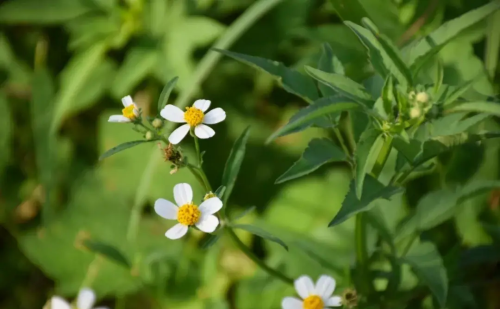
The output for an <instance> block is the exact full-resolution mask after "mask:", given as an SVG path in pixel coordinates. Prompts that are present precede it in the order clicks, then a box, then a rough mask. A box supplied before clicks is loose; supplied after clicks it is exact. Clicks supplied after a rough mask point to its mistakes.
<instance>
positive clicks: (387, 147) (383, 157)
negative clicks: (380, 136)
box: [372, 135, 392, 178]
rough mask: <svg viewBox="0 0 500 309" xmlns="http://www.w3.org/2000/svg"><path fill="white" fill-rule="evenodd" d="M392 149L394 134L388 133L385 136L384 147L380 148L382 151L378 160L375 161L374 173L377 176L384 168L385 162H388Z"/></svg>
mask: <svg viewBox="0 0 500 309" xmlns="http://www.w3.org/2000/svg"><path fill="white" fill-rule="evenodd" d="M391 149H392V136H391V135H387V136H386V137H385V141H384V145H382V149H380V153H379V155H378V157H377V161H376V162H375V166H374V167H373V169H372V173H373V175H375V176H376V177H377V178H378V176H379V175H380V173H381V172H382V170H383V169H384V166H385V162H387V159H388V158H389V154H390V153H391Z"/></svg>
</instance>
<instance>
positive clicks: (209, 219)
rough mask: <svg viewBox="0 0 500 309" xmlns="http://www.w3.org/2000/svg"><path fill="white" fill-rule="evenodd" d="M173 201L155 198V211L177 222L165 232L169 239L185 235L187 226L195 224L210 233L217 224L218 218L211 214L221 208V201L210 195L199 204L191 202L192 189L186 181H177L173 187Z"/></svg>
mask: <svg viewBox="0 0 500 309" xmlns="http://www.w3.org/2000/svg"><path fill="white" fill-rule="evenodd" d="M174 199H175V203H176V204H177V205H179V206H176V205H175V204H174V203H172V202H170V201H167V200H166V199H162V198H160V199H157V200H156V202H155V212H156V213H157V214H158V215H159V216H161V217H163V218H165V219H169V220H177V221H178V222H179V223H178V224H176V225H174V226H173V227H172V228H170V229H169V230H168V231H167V232H166V233H165V236H167V237H168V238H170V239H179V238H181V237H182V236H184V235H186V233H187V231H188V227H189V226H193V225H195V226H196V227H197V228H198V229H200V230H202V231H203V232H205V233H212V232H213V231H215V229H216V228H217V225H219V219H217V217H216V216H214V215H213V214H214V213H216V212H217V211H219V210H220V209H221V208H222V201H221V200H220V199H219V198H218V197H212V198H209V199H207V200H205V201H203V202H202V203H201V204H200V206H197V205H195V204H193V189H191V186H190V185H189V184H187V183H179V184H177V185H175V187H174Z"/></svg>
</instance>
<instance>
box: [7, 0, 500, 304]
mask: <svg viewBox="0 0 500 309" xmlns="http://www.w3.org/2000/svg"><path fill="white" fill-rule="evenodd" d="M267 1H269V2H270V3H271V2H273V4H272V5H271V4H270V5H269V7H270V9H269V10H268V11H267V12H265V13H264V14H262V15H263V16H262V17H259V18H258V19H255V20H253V21H252V22H250V23H249V28H248V29H247V30H245V31H243V32H242V35H241V36H238V37H237V38H236V40H235V42H234V44H232V45H231V46H229V47H228V49H230V50H232V51H237V52H240V53H245V54H249V55H253V56H259V57H264V58H268V59H273V60H278V61H280V62H283V63H284V64H286V65H287V66H290V67H294V68H298V69H302V67H303V65H305V64H315V63H317V61H318V58H319V55H320V52H321V44H322V43H324V42H327V43H329V44H330V45H331V47H332V49H333V51H334V53H335V55H336V56H337V57H338V58H339V59H340V60H341V61H342V62H343V64H344V66H345V68H346V74H347V75H348V76H350V77H351V78H353V79H355V80H357V81H364V80H366V78H368V77H369V76H370V75H371V72H370V69H369V67H368V62H367V57H366V52H365V50H364V48H363V46H362V45H361V44H360V42H359V41H358V40H357V38H356V37H355V36H354V35H353V34H352V33H351V32H350V30H349V29H348V28H347V27H345V26H344V25H343V24H342V22H341V19H340V18H339V17H338V16H337V15H336V13H335V10H334V7H333V5H332V3H330V2H328V1H321V0H282V1H275V0H267ZM358 1H359V3H361V5H362V6H363V7H364V9H365V10H366V12H368V15H369V17H370V18H371V19H372V20H373V21H374V22H375V23H376V24H377V26H378V27H379V28H380V30H381V31H382V32H384V33H386V34H387V35H388V36H389V37H390V38H392V39H393V40H394V42H395V43H396V44H397V45H399V46H403V45H404V44H405V43H407V42H408V41H409V40H411V39H414V38H417V37H420V36H422V35H425V34H427V33H429V32H430V31H432V30H433V29H436V28H437V27H438V26H439V25H441V24H442V23H443V22H444V21H446V20H449V19H452V18H455V17H457V16H459V15H461V14H463V13H465V12H467V11H469V10H471V9H473V8H476V7H479V6H481V5H483V4H485V3H487V2H488V1H487V0H474V1H472V0H440V1H438V0H358ZM261 2H262V0H261ZM255 3H256V1H249V0H198V1H197V0H121V1H120V0H2V1H0V185H1V187H0V308H2V309H3V308H6V309H7V308H9V309H10V308H19V309H35V308H42V307H43V305H44V304H45V302H46V300H47V299H48V298H49V297H50V296H52V295H54V294H57V295H63V296H65V297H68V298H72V297H74V296H75V295H76V293H77V291H78V289H79V288H80V286H81V285H82V284H83V282H90V283H91V285H92V287H93V288H94V289H95V290H96V292H97V294H98V295H99V299H100V304H103V305H108V306H111V307H114V308H120V309H124V308H176V309H182V308H185V309H191V308H192V309H198V308H210V309H219V308H220V309H226V308H227V309H229V308H231V309H232V308H238V309H256V308H260V309H266V308H270V309H277V308H279V306H280V305H279V304H280V302H281V298H282V297H284V296H287V295H292V294H293V293H294V292H293V289H291V288H290V287H288V286H286V285H284V284H283V283H281V282H279V281H277V280H275V279H270V278H269V277H268V275H267V274H266V273H264V272H262V271H261V270H259V269H258V268H257V267H256V265H255V264H253V263H252V261H250V260H248V259H247V258H246V257H245V256H244V255H243V254H242V253H241V252H239V251H238V249H237V248H236V247H234V246H233V244H232V243H231V241H230V239H226V238H222V239H221V240H220V241H219V242H218V243H217V244H216V245H214V246H213V247H211V248H209V249H208V250H204V249H202V248H200V240H201V237H202V235H201V234H199V233H197V232H196V231H193V232H192V233H191V234H190V237H188V238H186V239H184V240H181V241H171V240H168V239H167V238H165V237H164V232H165V231H166V229H167V228H169V227H170V226H171V222H167V221H165V220H162V219H161V218H159V217H158V216H157V215H156V214H155V213H154V211H152V205H153V203H154V201H155V200H156V199H157V198H160V197H163V198H167V199H171V198H172V188H173V186H174V185H175V184H176V183H179V182H189V183H191V184H192V185H193V187H194V190H195V196H196V197H197V198H201V197H202V196H203V194H204V193H205V192H203V191H202V189H201V187H200V186H199V185H198V184H197V182H196V180H195V179H194V178H193V177H192V176H191V175H190V174H189V172H188V171H186V170H181V171H179V172H178V173H176V174H173V175H171V174H170V173H169V172H170V165H169V164H168V163H166V162H164V161H163V159H162V157H161V152H160V150H159V149H158V147H157V145H155V144H154V143H152V144H145V145H140V146H137V147H135V148H132V149H129V150H126V151H124V152H121V153H119V154H116V155H114V156H112V157H110V158H108V159H106V160H103V161H99V156H100V155H101V154H102V153H104V152H105V151H106V150H108V149H109V148H111V147H113V146H116V145H118V144H119V143H123V142H126V141H131V140H135V139H140V138H141V135H140V134H139V133H137V132H135V131H133V130H132V129H131V126H130V125H126V124H110V123H108V122H107V119H108V117H109V115H111V114H119V113H120V109H121V102H120V99H121V98H122V97H123V96H125V95H128V94H130V95H132V96H133V98H134V100H135V101H136V102H137V104H138V105H139V106H140V107H141V108H142V109H143V111H144V113H145V114H146V115H150V116H155V115H156V104H157V100H158V96H159V94H160V92H161V89H162V88H163V86H164V84H165V83H166V82H167V81H168V80H170V79H171V78H173V77H174V76H179V81H178V83H177V86H176V88H175V89H174V92H173V94H172V96H171V99H170V100H171V102H170V103H174V102H176V99H177V100H178V99H180V98H181V97H182V95H187V96H188V97H187V99H188V100H189V101H194V100H195V99H199V98H205V99H209V100H211V101H212V106H218V107H222V108H223V109H224V110H226V113H227V119H226V121H225V122H223V123H221V124H218V125H216V126H215V127H214V129H215V130H216V132H217V133H216V135H215V137H214V138H212V139H210V140H204V141H201V148H202V149H203V150H206V155H205V169H206V172H207V174H208V177H209V179H210V182H211V183H212V185H213V186H214V187H217V186H218V185H219V184H220V181H221V176H222V172H223V169H224V165H225V161H226V159H227V157H228V155H229V152H230V149H231V146H232V144H233V142H234V141H235V139H236V138H237V137H238V136H239V135H240V134H241V132H242V131H243V130H244V129H245V128H246V127H247V126H251V127H252V131H251V136H250V139H249V143H248V147H247V152H246V156H245V160H244V162H243V166H242V169H241V173H240V175H239V177H238V182H237V183H236V186H235V188H234V192H233V195H232V197H231V200H230V203H229V205H226V206H228V207H230V211H229V213H230V215H232V216H236V215H238V213H241V212H242V211H243V210H244V209H246V208H248V207H251V206H255V207H256V211H254V212H252V213H250V214H248V215H247V216H245V217H244V218H242V219H241V222H246V223H250V222H251V223H252V224H255V225H258V226H261V227H263V228H265V229H267V230H269V231H272V232H273V233H274V234H276V235H278V236H279V237H280V238H282V239H283V240H284V241H285V242H287V243H289V244H294V245H290V250H289V251H288V252H287V251H285V250H283V248H282V247H280V246H278V245H276V244H274V243H268V242H265V241H263V240H262V239H260V238H255V237H253V236H252V235H250V234H248V233H245V232H242V233H241V234H240V236H241V237H242V239H244V240H245V242H246V243H247V244H248V245H249V246H250V247H251V248H252V250H254V252H255V253H256V254H257V255H258V256H259V257H261V258H263V259H265V260H266V261H267V262H268V263H269V264H270V265H273V266H274V267H278V268H279V269H281V270H282V271H284V272H286V273H287V274H288V275H289V276H291V277H297V276H299V275H301V274H309V275H311V276H313V277H316V276H318V275H319V274H322V273H328V274H330V275H333V276H335V278H336V279H337V281H338V290H339V291H342V289H344V288H347V287H349V285H350V281H349V278H348V275H347V274H348V269H349V267H350V266H351V264H352V263H353V252H354V251H353V222H352V221H350V220H349V221H347V222H345V223H343V224H342V225H340V226H338V227H335V228H333V229H328V228H327V224H328V222H329V221H330V220H331V218H333V216H334V215H335V213H336V212H337V210H338V209H339V207H340V203H341V202H342V200H343V197H344V195H345V194H346V192H347V189H348V183H349V179H350V175H349V169H348V168H347V167H346V166H342V165H341V164H338V165H335V164H331V165H328V166H326V167H324V168H322V169H321V170H319V171H317V172H314V173H313V174H312V175H309V176H307V177H305V178H301V179H299V180H294V181H290V182H286V183H284V184H280V185H275V184H274V182H275V180H276V179H277V178H278V177H279V176H280V175H281V174H282V173H284V172H285V171H286V170H287V169H288V168H289V167H290V166H291V165H292V164H293V162H294V161H295V160H296V159H297V158H298V157H299V156H300V155H301V153H302V152H303V150H304V148H305V147H306V146H307V143H308V141H309V140H310V139H311V138H313V137H318V136H326V135H325V133H323V131H321V130H320V129H309V130H307V131H306V132H303V133H300V134H294V135H290V136H287V137H284V138H281V139H279V140H277V141H276V142H275V143H273V144H271V145H265V144H264V141H265V139H266V138H267V137H268V136H269V135H270V134H271V133H272V132H273V131H274V130H275V129H276V128H277V127H279V126H280V125H283V124H284V123H286V121H287V120H288V119H289V117H290V116H291V115H293V113H294V112H295V111H297V110H298V109H299V108H301V107H303V106H306V103H305V102H303V101H301V100H300V99H298V98H297V97H294V96H292V95H291V94H289V93H287V92H285V91H284V90H283V89H282V88H281V87H280V86H279V84H278V83H277V82H276V80H275V79H274V78H273V77H272V76H269V75H267V74H266V73H263V72H260V71H257V70H255V69H254V68H251V67H249V66H245V65H244V64H241V63H238V62H236V61H234V60H232V59H229V58H224V57H222V58H221V59H220V61H218V62H217V63H216V64H215V66H214V67H213V68H211V69H210V70H209V71H206V72H205V73H208V74H207V75H206V78H202V79H200V78H199V77H200V70H203V68H201V69H200V67H199V66H198V64H199V63H200V61H201V60H202V59H203V58H204V57H205V56H207V55H209V54H210V53H215V52H212V51H210V47H211V46H212V44H213V43H214V42H215V41H216V40H217V39H220V38H221V37H223V36H224V35H225V33H226V32H227V31H231V29H232V30H234V24H233V23H234V22H235V21H236V20H238V18H239V17H240V16H242V14H244V12H245V11H246V10H247V9H249V7H250V6H252V5H254V4H255ZM274 3H275V4H274ZM344 3H345V5H346V7H347V8H348V9H349V5H350V4H349V1H344ZM495 16H496V17H495ZM494 17H495V18H494ZM499 19H500V18H499V15H498V14H497V15H493V16H492V17H491V19H489V20H484V22H482V23H480V24H478V25H476V26H474V27H472V28H471V29H469V30H468V31H466V33H464V34H462V35H460V36H459V37H458V38H457V39H455V40H454V41H453V42H451V43H449V44H448V45H447V46H446V47H445V48H444V49H443V50H442V51H441V52H440V57H441V59H442V60H443V63H444V65H445V82H446V83H449V84H460V83H461V82H463V81H466V80H469V79H472V78H477V82H476V83H475V84H474V86H473V87H474V89H475V90H476V91H478V92H481V93H485V94H493V93H495V92H498V88H499V84H498V80H499V77H498V76H499V75H500V74H497V73H498V72H497V71H498V68H497V66H496V65H495V64H496V61H497V59H498V48H496V51H495V48H493V51H491V49H492V48H491V44H494V40H497V41H498V33H500V25H499V23H498V21H499ZM495 21H496V22H495ZM495 38H496V39H495ZM492 42H493V43H492ZM485 61H486V63H487V64H488V65H487V66H486V67H487V68H488V69H485V64H484V62H485ZM492 63H493V65H492ZM492 68H493V69H492ZM446 72H453V74H446ZM184 99H186V98H184ZM489 126H490V127H493V128H498V122H495V120H491V121H490V123H489ZM190 143H191V141H189V140H187V141H186V142H184V143H183V144H182V147H183V149H184V151H185V152H186V153H187V154H188V155H189V154H190V153H192V152H193V145H192V144H190ZM499 146H500V145H499V143H498V141H491V142H487V143H484V144H483V145H482V146H475V145H474V146H464V147H462V148H460V149H459V150H458V151H457V152H456V153H454V154H453V155H452V156H449V157H447V158H444V161H445V162H446V164H447V165H445V167H446V169H447V170H446V171H445V173H444V177H445V178H446V180H447V181H451V182H460V181H462V180H464V179H468V178H469V177H470V176H472V175H479V176H477V177H479V178H482V179H485V178H486V179H498V175H499V174H498V170H499V169H498V165H499V163H500V161H499V160H498V158H499V156H498V154H499V152H498V151H499ZM457 171H458V172H457ZM442 175H443V174H440V175H436V174H431V175H427V176H425V177H422V178H419V179H417V180H414V181H413V182H412V183H411V184H410V186H409V189H408V195H407V198H406V199H404V201H403V202H401V197H399V199H396V202H380V203H383V205H381V206H380V207H381V208H382V206H384V207H385V209H389V211H386V216H387V218H389V219H388V222H390V224H391V225H392V227H394V226H395V224H396V222H397V221H398V220H400V219H401V218H403V217H404V216H405V215H406V214H407V213H408V211H409V209H411V207H412V206H414V205H415V203H416V201H414V200H412V196H419V195H420V194H422V192H427V191H429V190H431V189H432V188H433V187H434V186H436V184H437V183H440V182H442V181H443V179H442V177H443V176H442ZM499 199H500V192H493V193H491V194H489V195H484V196H481V197H478V198H477V199H474V201H472V202H470V203H473V205H470V207H466V208H464V209H465V210H464V211H462V212H461V213H460V214H458V215H456V216H455V217H454V219H453V220H451V222H449V223H446V224H444V225H441V226H440V227H438V228H437V229H436V231H434V234H433V235H434V236H436V235H437V236H436V238H435V239H437V241H438V243H439V244H441V245H443V246H445V247H446V246H448V247H446V248H450V247H451V246H452V245H453V244H456V243H458V244H461V245H463V246H472V245H478V244H483V243H488V242H490V241H491V238H490V236H489V235H487V234H486V233H485V232H484V231H483V230H482V229H480V228H478V225H477V224H478V223H477V222H478V220H479V218H480V217H481V216H484V215H494V216H497V218H500V215H499V210H498V205H499ZM391 203H392V204H391ZM391 206H393V207H391ZM134 207H141V208H142V209H143V214H142V218H141V222H140V225H139V231H138V235H137V237H133V236H130V235H129V233H130V232H129V231H128V227H129V224H130V214H131V209H133V208H134ZM497 222H498V221H497ZM89 237H90V238H91V239H94V240H97V241H102V242H106V243H109V244H112V245H113V246H116V247H117V248H119V249H120V250H121V251H122V252H124V254H125V255H126V256H127V258H128V259H129V260H130V261H131V263H132V265H133V266H132V268H131V269H126V268H123V267H122V266H120V265H118V264H117V263H115V262H113V261H109V260H107V259H105V258H100V257H97V258H96V255H95V254H94V253H92V252H90V251H89V250H87V249H85V248H84V247H82V246H81V244H80V242H79V240H80V239H82V238H89ZM311 254H312V255H315V256H316V259H312V258H311ZM321 260H323V261H324V262H325V263H324V264H322V263H320V262H318V261H321ZM325 264H327V265H329V266H330V267H329V268H328V270H326V269H325ZM332 265H333V267H331V266H332ZM406 273H407V274H406V275H405V277H404V278H405V280H404V282H403V288H404V287H408V288H409V287H412V286H414V285H415V284H416V279H415V278H414V277H413V276H412V275H411V274H410V273H409V272H408V271H406ZM498 273H499V268H498V262H497V263H496V264H495V263H493V264H491V265H490V264H488V265H487V266H485V268H483V269H479V270H477V274H476V275H477V277H478V278H480V277H481V276H482V274H488V275H492V274H496V276H497V277H498V276H499V275H498ZM495 290H496V291H497V293H496V294H495V293H494V291H495ZM498 290H500V285H499V284H498V281H496V283H493V284H489V285H485V286H480V291H479V293H480V294H479V295H480V297H487V298H489V299H490V300H491V302H490V304H497V307H491V308H500V305H498V304H499V302H500V300H498V297H499V296H498ZM458 294H460V293H459V291H458ZM495 299H496V300H495ZM493 306H494V305H493ZM464 308H474V307H464Z"/></svg>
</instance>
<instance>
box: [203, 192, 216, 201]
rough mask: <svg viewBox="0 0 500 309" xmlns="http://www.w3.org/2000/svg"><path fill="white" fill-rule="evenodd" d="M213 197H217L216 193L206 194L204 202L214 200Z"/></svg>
mask: <svg viewBox="0 0 500 309" xmlns="http://www.w3.org/2000/svg"><path fill="white" fill-rule="evenodd" d="M212 197H217V195H215V193H213V192H212V191H210V192H208V193H207V194H205V197H204V198H203V200H204V201H206V200H208V199H209V198H212Z"/></svg>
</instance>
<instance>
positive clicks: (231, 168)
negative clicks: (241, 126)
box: [222, 127, 250, 210]
mask: <svg viewBox="0 0 500 309" xmlns="http://www.w3.org/2000/svg"><path fill="white" fill-rule="evenodd" d="M249 136H250V127H247V128H246V129H245V131H243V133H241V135H240V137H238V139H237V140H236V141H235V142H234V145H233V148H232V149H231V152H230V153H229V157H228V158H227V161H226V167H225V168H224V173H223V174H222V185H223V186H225V187H226V190H225V192H224V198H223V199H222V200H223V202H224V205H226V203H227V201H228V199H229V197H230V196H231V193H232V192H233V188H234V184H235V183H236V178H237V177H238V174H239V172H240V168H241V164H242V163H243V158H244V157H245V151H246V146H247V141H248V137H249ZM226 208H227V205H226V207H224V208H223V209H224V210H225V209H226Z"/></svg>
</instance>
